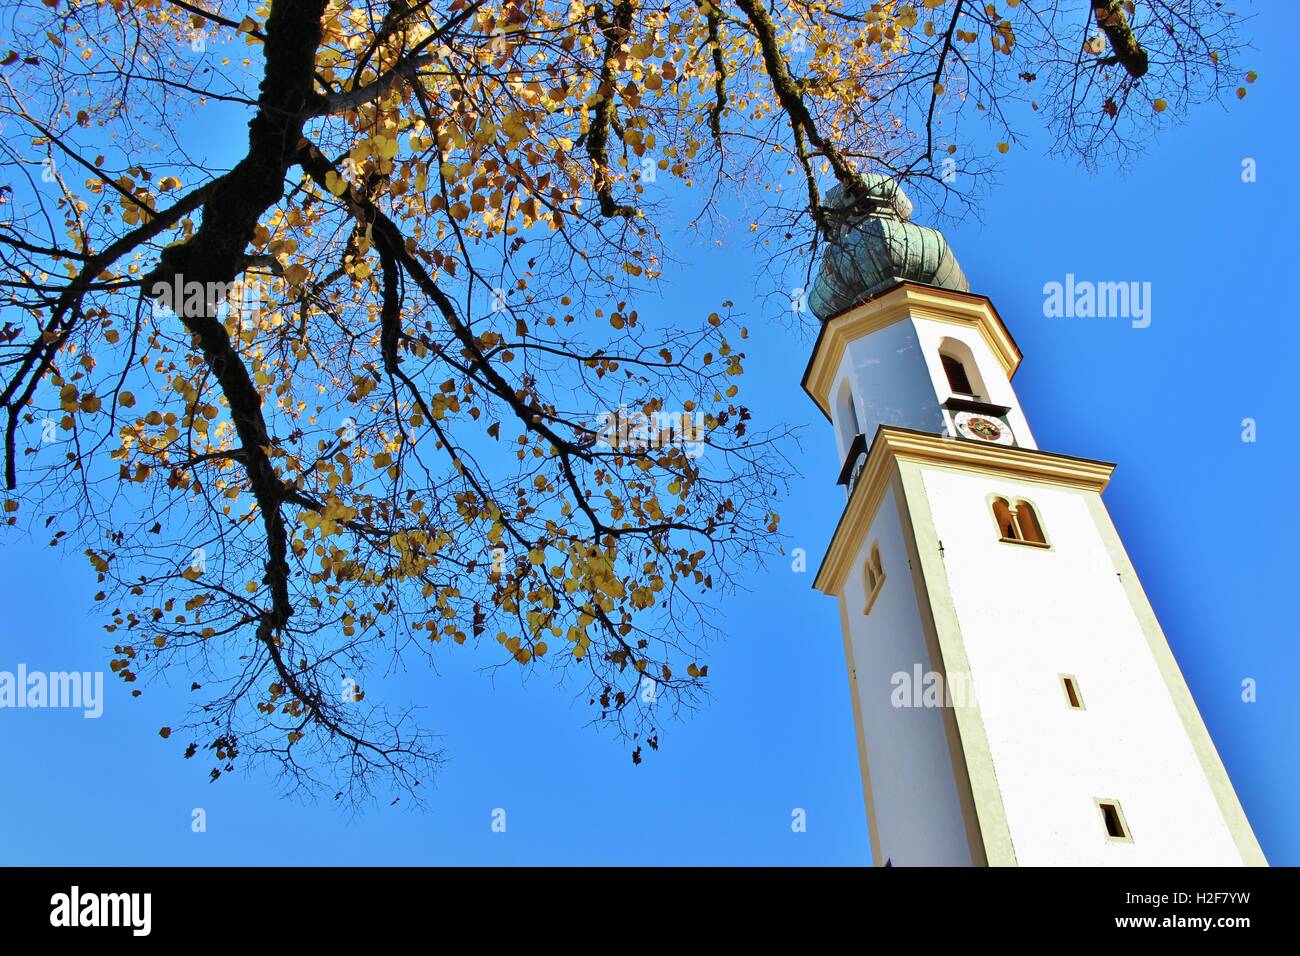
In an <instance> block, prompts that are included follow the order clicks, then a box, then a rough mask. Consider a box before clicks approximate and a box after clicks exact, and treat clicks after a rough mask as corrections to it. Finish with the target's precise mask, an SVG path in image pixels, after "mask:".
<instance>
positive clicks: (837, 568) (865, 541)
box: [803, 177, 1266, 866]
mask: <svg viewBox="0 0 1300 956" xmlns="http://www.w3.org/2000/svg"><path fill="white" fill-rule="evenodd" d="M827 204H828V206H829V207H831V208H833V209H837V210H839V216H838V218H839V221H840V226H839V228H838V229H837V230H836V231H835V234H834V235H832V237H831V241H830V243H829V246H828V251H827V254H826V257H825V259H824V261H823V262H822V268H821V272H820V274H819V275H818V277H817V280H816V282H815V283H814V285H813V287H812V290H811V292H810V294H809V303H810V305H811V307H812V309H813V311H814V312H815V313H816V315H817V316H818V318H819V319H820V320H821V322H822V330H821V334H820V336H819V337H818V340H817V344H816V346H815V349H814V352H813V356H812V359H811V361H810V362H809V364H808V369H807V372H806V373H805V375H804V383H803V384H804V388H805V390H806V391H807V392H808V393H809V394H810V395H811V396H812V398H813V400H814V401H815V402H816V403H817V405H818V406H819V407H820V408H821V410H822V412H823V413H824V414H825V415H826V416H827V418H829V419H830V421H831V424H832V425H833V426H834V430H835V441H836V449H837V455H838V461H840V462H841V463H842V468H841V471H840V477H839V481H840V483H841V484H842V485H844V486H845V489H846V492H847V503H846V505H845V509H844V513H843V515H842V516H841V518H840V521H839V524H838V526H837V527H836V529H835V533H834V536H833V538H832V540H831V542H830V545H829V547H828V548H827V550H826V554H825V557H824V559H823V561H822V565H821V567H820V569H819V570H818V573H817V578H816V582H815V587H816V588H817V589H818V590H820V591H822V592H823V593H825V594H828V595H833V596H834V597H835V598H836V599H837V600H838V601H839V609H840V623H841V627H842V629H843V632H844V649H845V656H846V658H847V663H848V669H849V687H850V692H851V695H852V701H853V718H854V721H855V723H856V726H857V739H858V752H859V759H860V762H861V768H862V783H863V789H864V791H865V794H866V803H867V816H868V821H869V827H870V832H871V849H872V855H873V857H874V858H875V861H876V864H877V865H887V864H892V865H894V866H909V865H910V866H915V865H955V866H962V865H976V866H984V865H989V866H1014V865H1025V866H1043V865H1079V866H1094V865H1100V866H1130V865H1132V866H1147V865H1157V866H1159V865H1218V866H1224V865H1243V864H1245V865H1261V866H1262V865H1266V860H1265V859H1264V854H1263V852H1262V851H1261V850H1260V847H1259V844H1258V842H1257V841H1256V839H1255V835H1254V833H1253V832H1252V830H1251V827H1250V823H1249V822H1248V821H1247V819H1246V815H1245V813H1244V812H1243V811H1242V808H1241V804H1240V802H1239V801H1238V799H1237V794H1236V792H1235V791H1234V790H1233V788H1232V783H1231V782H1230V781H1229V779H1228V775H1227V773H1226V772H1225V771H1224V767H1223V763H1222V761H1221V760H1220V759H1219V755H1218V753H1217V751H1216V750H1215V748H1214V744H1213V742H1212V741H1211V740H1210V736H1209V734H1208V733H1207V731H1206V729H1205V724H1204V722H1203V721H1202V720H1201V715H1200V713H1199V712H1198V711H1197V709H1196V704H1195V703H1194V702H1193V700H1192V697H1191V694H1190V693H1189V691H1188V689H1187V684H1186V682H1185V681H1184V680H1183V676H1182V673H1181V672H1180V671H1179V669H1178V664H1177V662H1176V661H1175V660H1174V656H1173V654H1172V653H1171V652H1170V649H1169V645H1168V643H1167V642H1166V640H1165V636H1164V633H1163V632H1162V631H1161V629H1160V624H1159V623H1158V622H1157V621H1156V617H1155V614H1154V613H1153V611H1152V609H1151V605H1150V603H1149V602H1148V600H1147V597H1146V594H1145V592H1144V591H1143V589H1142V584H1141V582H1139V580H1138V577H1137V574H1136V572H1135V571H1134V569H1133V565H1132V563H1131V562H1130V561H1129V558H1128V554H1127V552H1126V551H1125V549H1124V544H1123V542H1122V541H1121V540H1120V536H1119V534H1118V532H1117V531H1116V530H1115V526H1114V524H1113V523H1112V521H1111V518H1110V515H1109V513H1108V512H1107V510H1106V506H1105V504H1104V503H1103V502H1102V498H1101V494H1102V491H1103V490H1104V489H1105V487H1106V483H1107V482H1108V480H1109V479H1110V475H1111V472H1112V471H1113V470H1114V467H1115V466H1114V465H1112V464H1108V463H1106V462H1101V461H1091V460H1088V459H1084V458H1077V457H1075V456H1072V455H1067V454H1061V453H1059V452H1056V451H1047V450H1043V449H1040V448H1039V447H1038V444H1037V442H1035V440H1034V435H1033V432H1032V431H1031V430H1030V427H1029V421H1028V419H1027V417H1026V415H1025V412H1024V409H1023V408H1022V407H1021V405H1020V401H1019V400H1018V399H1017V397H1016V393H1015V389H1014V388H1013V387H1012V384H1011V377H1012V375H1013V374H1014V373H1015V371H1016V366H1017V365H1018V364H1019V363H1020V351H1019V349H1018V348H1017V347H1016V343H1015V341H1014V340H1013V339H1012V337H1011V334H1010V333H1009V332H1008V331H1007V328H1006V326H1005V325H1004V324H1003V322H1002V319H1001V317H1000V316H999V315H998V312H997V310H996V309H995V308H994V307H993V304H992V303H991V302H990V301H989V300H988V299H987V298H985V297H984V296H981V295H977V294H974V293H972V292H970V291H969V286H968V284H967V281H966V277H965V275H964V274H963V273H962V270H961V267H960V266H959V265H958V264H957V261H956V259H955V257H954V256H953V254H952V251H951V250H950V249H949V247H948V244H947V242H946V241H945V240H944V237H943V235H942V233H940V232H939V231H937V230H934V229H928V228H925V227H922V226H919V225H916V224H915V223H912V222H911V221H910V217H911V203H910V202H909V201H908V199H907V197H906V196H905V195H904V194H903V192H902V190H901V189H900V188H899V187H898V186H897V185H896V184H895V183H894V182H893V181H892V180H890V179H886V178H884V177H866V178H864V180H863V183H862V186H861V189H860V190H859V191H858V192H857V193H855V194H854V195H853V196H852V197H850V196H848V195H847V194H846V193H845V191H844V190H843V189H842V188H841V187H836V188H835V189H834V190H832V191H831V192H830V194H828V196H827Z"/></svg>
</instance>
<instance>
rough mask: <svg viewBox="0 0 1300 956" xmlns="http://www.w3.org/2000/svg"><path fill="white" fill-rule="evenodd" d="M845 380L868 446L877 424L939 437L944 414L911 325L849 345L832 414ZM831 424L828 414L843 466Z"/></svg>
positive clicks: (906, 322)
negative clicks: (913, 429)
mask: <svg viewBox="0 0 1300 956" xmlns="http://www.w3.org/2000/svg"><path fill="white" fill-rule="evenodd" d="M846 378H847V380H848V381H849V383H850V384H851V386H852V388H853V394H854V399H855V402H856V405H857V410H858V423H859V427H860V428H861V430H862V434H864V435H866V436H867V440H868V441H870V440H871V439H872V438H873V437H874V436H875V434H876V428H877V427H878V426H879V425H880V424H881V423H884V424H886V425H897V426H899V427H901V428H915V429H918V430H920V431H927V432H933V433H936V434H937V433H938V432H941V431H943V428H944V422H943V413H942V411H941V410H940V408H939V403H938V401H937V400H936V398H935V393H934V389H933V388H932V387H931V385H930V376H929V374H928V372H927V371H926V360H925V357H924V356H923V355H922V354H921V344H920V342H919V341H918V340H917V336H916V328H915V327H914V326H913V324H912V322H911V321H910V320H907V319H900V320H899V321H897V322H895V323H893V324H892V325H888V326H886V327H885V328H883V329H880V330H878V331H876V332H873V333H871V334H870V335H864V336H862V337H861V338H859V339H855V340H854V341H852V342H850V343H849V344H848V346H847V347H846V348H845V350H844V355H843V357H842V358H841V359H840V367H839V369H838V371H836V373H835V382H834V384H833V385H832V386H831V392H830V394H831V407H832V410H834V407H835V396H836V395H838V394H839V391H840V386H841V384H842V383H843V382H844V381H845V379H846ZM945 397H946V396H945ZM835 419H836V415H835V414H834V411H832V420H834V424H835V434H836V442H837V445H836V447H837V450H838V452H839V461H840V462H841V463H843V461H844V455H845V453H846V452H847V450H848V449H847V448H846V447H845V445H844V441H843V438H842V437H841V435H842V433H843V431H844V429H843V428H842V427H841V423H840V422H839V421H838V420H835ZM1013 427H1014V426H1013Z"/></svg>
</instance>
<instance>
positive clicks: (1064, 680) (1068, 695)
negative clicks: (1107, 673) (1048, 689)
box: [1061, 674, 1083, 710]
mask: <svg viewBox="0 0 1300 956" xmlns="http://www.w3.org/2000/svg"><path fill="white" fill-rule="evenodd" d="M1061 685H1062V686H1063V687H1064V688H1065V699H1066V700H1068V701H1069V702H1070V708H1071V709H1072V710H1083V694H1081V693H1080V692H1079V682H1078V681H1077V680H1075V679H1074V678H1073V677H1071V676H1070V675H1068V674H1062V675H1061Z"/></svg>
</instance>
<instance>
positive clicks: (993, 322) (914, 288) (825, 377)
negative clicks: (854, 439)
mask: <svg viewBox="0 0 1300 956" xmlns="http://www.w3.org/2000/svg"><path fill="white" fill-rule="evenodd" d="M910 318H918V319H933V320H936V321H939V322H949V323H952V324H954V325H961V326H967V327H970V326H974V327H975V328H977V329H978V330H979V332H980V335H981V336H982V337H983V338H984V341H985V342H986V343H988V346H989V348H990V349H992V351H993V354H994V355H995V356H997V359H998V362H999V363H1000V364H1001V365H1002V369H1003V371H1005V372H1006V374H1007V377H1008V378H1010V377H1011V376H1012V375H1014V374H1015V372H1016V369H1017V368H1018V367H1019V365H1020V357H1021V356H1020V349H1019V348H1018V347H1017V346H1016V343H1015V340H1014V339H1012V338H1011V333H1010V332H1008V331H1007V327H1006V326H1005V325H1004V324H1003V322H1002V318H1001V316H999V315H998V312H997V309H995V308H994V307H993V303H991V302H990V301H989V300H988V299H986V298H984V297H983V296H976V295H971V294H969V293H962V292H952V291H950V290H947V289H936V288H932V287H930V286H922V285H914V284H912V283H910V282H902V283H900V284H899V285H897V286H895V287H894V288H893V289H891V290H890V291H889V292H886V293H884V294H883V295H880V296H878V297H876V298H875V299H872V300H871V301H870V302H866V303H864V304H863V305H860V306H858V307H857V308H855V309H850V310H849V311H847V312H843V313H841V314H839V315H837V316H835V317H834V318H832V319H831V320H830V321H829V322H827V323H826V324H825V325H824V326H822V332H821V335H820V336H819V337H818V339H817V344H816V346H815V347H814V349H813V354H812V359H811V360H810V361H809V363H808V369H807V371H806V372H805V373H804V388H805V389H806V390H807V392H808V394H809V395H811V396H812V398H813V401H815V402H816V403H817V405H818V407H820V408H821V410H822V413H823V414H825V415H826V416H827V417H829V416H830V413H831V405H830V392H831V386H832V385H833V384H834V379H835V373H836V371H837V370H838V369H839V366H840V360H841V359H842V357H843V356H844V350H845V349H846V348H847V347H848V344H849V342H851V341H853V340H855V339H860V338H862V337H863V336H864V335H870V334H871V333H873V332H878V331H880V330H881V329H883V328H886V327H887V326H890V325H893V324H894V323H895V322H900V321H902V320H903V319H910Z"/></svg>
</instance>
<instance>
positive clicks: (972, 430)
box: [953, 412, 1015, 445]
mask: <svg viewBox="0 0 1300 956" xmlns="http://www.w3.org/2000/svg"><path fill="white" fill-rule="evenodd" d="M953 424H954V425H956V426H957V433H958V434H959V435H961V436H962V437H963V438H973V439H974V440H975V441H986V442H991V443H992V444H994V445H1010V444H1011V443H1012V442H1014V441H1015V436H1014V435H1012V434H1011V427H1010V426H1009V425H1008V424H1007V423H1006V422H1004V421H1001V420H1000V419H997V418H994V417H993V416H992V415H981V414H980V413H979V412H958V413H957V414H956V415H954V416H953Z"/></svg>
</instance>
